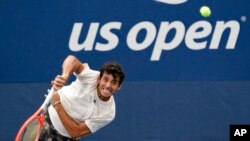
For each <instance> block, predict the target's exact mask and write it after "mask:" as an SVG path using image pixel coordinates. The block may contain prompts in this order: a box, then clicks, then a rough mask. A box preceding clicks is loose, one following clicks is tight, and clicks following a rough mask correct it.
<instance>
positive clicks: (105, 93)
mask: <svg viewBox="0 0 250 141" xmlns="http://www.w3.org/2000/svg"><path fill="white" fill-rule="evenodd" d="M102 92H103V94H104V95H110V94H111V93H112V92H111V90H110V89H103V91H102Z"/></svg>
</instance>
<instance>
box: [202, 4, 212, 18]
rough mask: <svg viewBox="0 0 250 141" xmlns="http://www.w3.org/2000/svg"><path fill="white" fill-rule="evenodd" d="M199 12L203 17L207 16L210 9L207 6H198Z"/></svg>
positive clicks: (209, 13)
mask: <svg viewBox="0 0 250 141" xmlns="http://www.w3.org/2000/svg"><path fill="white" fill-rule="evenodd" d="M200 13H201V15H202V16H203V17H209V16H210V15H211V10H210V8H209V7H207V6H202V7H201V8H200Z"/></svg>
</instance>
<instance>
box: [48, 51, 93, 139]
mask: <svg viewBox="0 0 250 141" xmlns="http://www.w3.org/2000/svg"><path fill="white" fill-rule="evenodd" d="M83 69H84V65H83V64H82V63H81V62H80V61H79V60H78V59H77V58H76V57H74V56H72V55H70V56H68V57H67V58H66V59H65V60H64V62H63V65H62V70H63V71H62V75H57V76H56V78H55V80H54V81H52V84H53V88H54V89H55V90H56V92H55V95H54V96H53V98H52V100H51V101H50V102H51V104H52V105H54V103H57V104H56V105H54V108H55V109H56V111H57V114H58V116H59V118H60V120H61V122H62V124H63V125H64V127H65V129H66V130H67V131H68V133H69V135H70V136H71V137H72V138H77V137H81V136H85V135H88V134H91V131H90V129H89V128H88V127H87V125H86V124H85V122H81V123H78V122H76V121H75V120H74V119H73V118H72V117H70V116H69V115H68V114H67V112H66V111H65V109H64V108H63V106H62V105H61V103H60V102H59V103H58V101H60V96H59V95H58V93H57V90H59V89H60V88H61V87H62V86H64V85H65V84H66V82H67V80H68V79H69V77H70V76H71V75H72V73H73V72H75V73H77V74H79V73H81V72H82V71H83Z"/></svg>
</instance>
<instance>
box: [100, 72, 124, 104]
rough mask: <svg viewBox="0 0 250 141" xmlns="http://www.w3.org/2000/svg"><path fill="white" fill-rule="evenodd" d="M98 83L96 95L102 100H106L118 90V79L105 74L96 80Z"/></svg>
mask: <svg viewBox="0 0 250 141" xmlns="http://www.w3.org/2000/svg"><path fill="white" fill-rule="evenodd" d="M98 83H99V85H98V88H97V89H98V95H99V97H100V98H101V99H102V100H108V99H109V98H110V96H112V95H113V94H114V93H115V92H116V91H117V90H118V89H119V78H114V77H113V75H112V74H108V73H106V72H104V74H103V76H102V77H101V78H99V79H98Z"/></svg>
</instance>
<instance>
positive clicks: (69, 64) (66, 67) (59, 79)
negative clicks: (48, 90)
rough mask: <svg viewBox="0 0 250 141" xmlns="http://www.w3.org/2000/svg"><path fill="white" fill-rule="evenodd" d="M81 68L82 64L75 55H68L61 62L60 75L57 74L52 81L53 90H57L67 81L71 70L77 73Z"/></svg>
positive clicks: (82, 67)
mask: <svg viewBox="0 0 250 141" xmlns="http://www.w3.org/2000/svg"><path fill="white" fill-rule="evenodd" d="M83 69H84V66H83V64H82V62H81V61H80V60H78V59H77V58H76V57H75V56H73V55H69V56H68V57H67V58H66V59H65V60H64V62H63V64H62V75H57V76H56V78H55V79H54V80H53V81H52V85H53V88H54V89H55V90H59V89H60V88H61V87H63V86H64V85H65V84H66V83H67V81H68V79H69V77H70V76H71V75H72V73H73V72H75V73H77V74H79V73H81V72H82V70H83Z"/></svg>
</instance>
